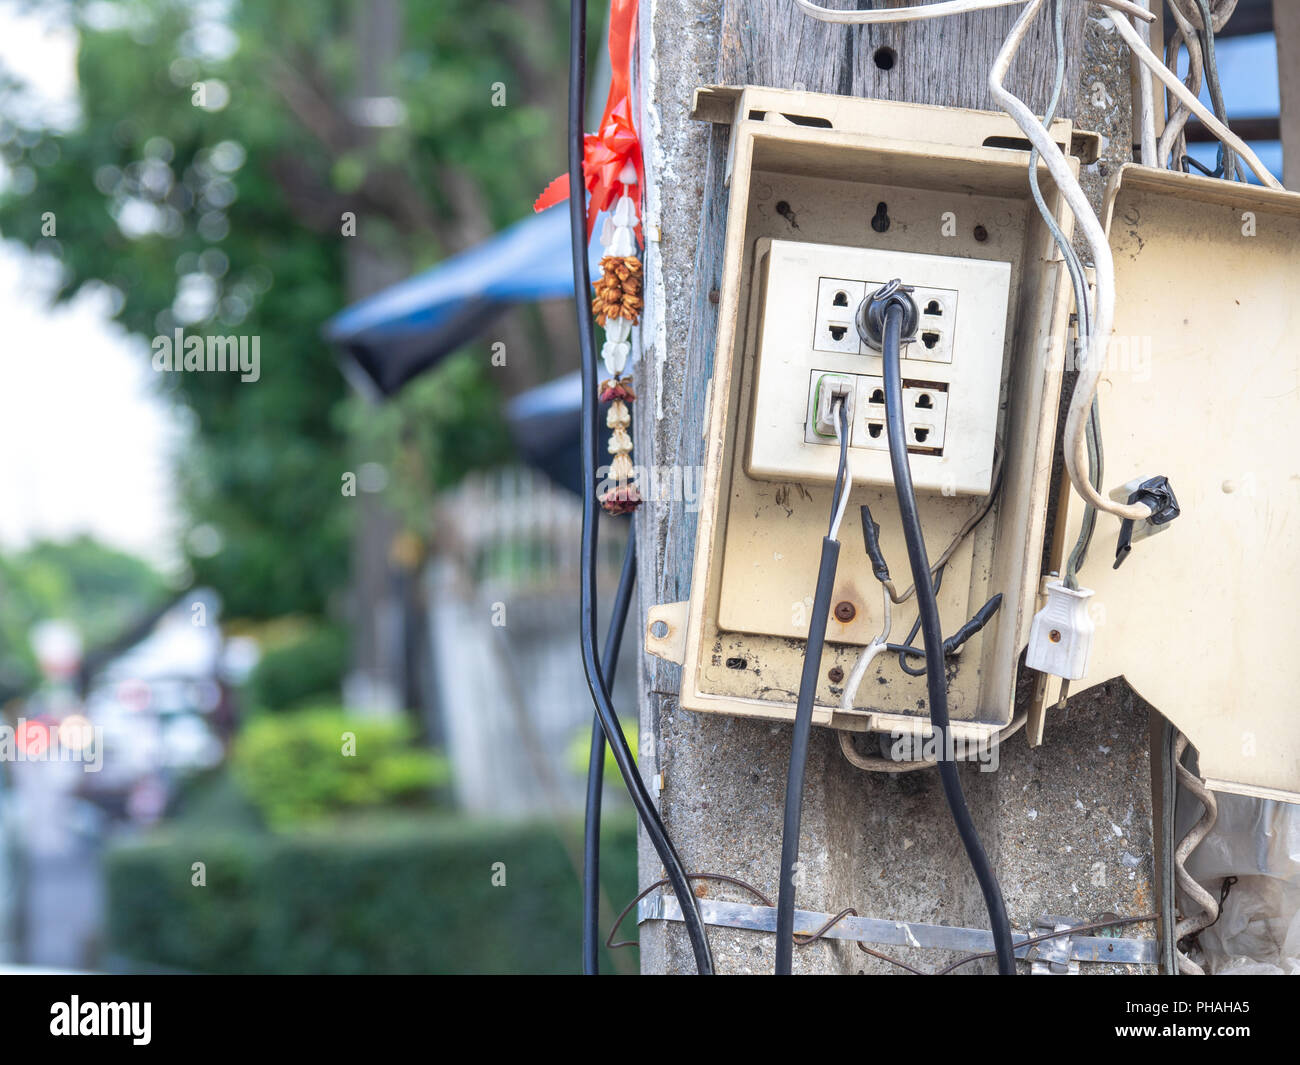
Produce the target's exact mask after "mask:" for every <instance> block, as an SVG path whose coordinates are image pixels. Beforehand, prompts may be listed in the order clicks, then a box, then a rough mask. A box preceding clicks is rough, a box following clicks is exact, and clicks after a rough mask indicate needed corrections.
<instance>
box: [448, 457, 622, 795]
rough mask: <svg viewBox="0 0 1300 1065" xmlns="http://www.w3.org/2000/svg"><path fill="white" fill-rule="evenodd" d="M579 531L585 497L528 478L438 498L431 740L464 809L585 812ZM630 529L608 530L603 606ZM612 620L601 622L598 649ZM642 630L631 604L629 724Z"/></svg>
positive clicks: (498, 476)
mask: <svg viewBox="0 0 1300 1065" xmlns="http://www.w3.org/2000/svg"><path fill="white" fill-rule="evenodd" d="M581 525H582V521H581V510H580V506H579V502H578V500H577V498H576V497H575V496H573V495H571V494H570V493H568V492H565V491H563V490H561V489H558V488H556V487H554V486H552V485H551V484H550V482H548V481H547V480H546V479H545V478H544V477H542V476H541V475H540V474H534V473H532V472H530V471H526V470H518V469H504V470H497V471H492V472H491V473H488V474H483V475H479V476H475V477H472V478H470V479H468V480H467V481H466V482H465V483H464V484H463V485H462V486H461V487H460V488H458V489H457V490H456V491H455V492H452V493H449V494H448V495H446V496H444V497H443V498H442V499H441V500H440V504H439V508H438V550H437V554H436V557H435V561H434V562H433V563H432V564H431V565H430V567H429V570H428V573H427V575H426V579H427V580H428V581H429V593H430V594H429V602H430V604H431V605H430V611H431V618H430V630H431V639H432V643H433V661H434V673H435V678H436V683H437V692H438V704H439V706H438V713H439V716H440V720H439V722H438V726H439V727H438V728H437V729H436V731H437V732H439V733H440V734H441V736H442V738H443V742H444V744H445V745H446V749H447V752H448V755H449V757H450V758H451V762H452V771H453V775H454V787H455V793H456V798H457V801H458V803H459V805H460V806H461V807H462V808H463V809H465V810H467V811H471V812H474V813H478V814H492V815H502V816H539V815H546V814H551V813H557V812H570V813H571V812H573V811H576V810H578V809H580V808H581V805H582V796H583V779H582V772H583V771H584V770H585V765H586V753H585V751H586V742H587V736H588V735H589V729H590V724H591V717H592V706H591V697H590V695H589V693H588V691H587V684H586V681H585V679H584V678H583V673H582V661H581V657H580V655H579V648H578V575H579V548H580V534H581ZM626 529H627V525H626V519H622V520H612V519H606V520H604V521H602V527H601V546H600V555H599V560H600V566H599V570H598V582H599V585H598V586H599V588H600V591H601V596H600V598H601V600H602V602H605V603H607V602H608V601H609V599H610V598H612V596H613V592H614V589H615V587H616V585H617V582H618V575H619V571H620V569H621V566H622V558H623V551H624V549H625V546H626V543H627V540H626V535H627V534H626ZM605 621H606V617H605V616H604V614H602V616H601V618H600V622H601V628H600V633H601V636H602V640H603V634H604V624H605ZM639 632H640V623H639V621H638V619H637V610H636V601H635V599H634V600H633V612H632V613H631V614H630V615H629V618H628V627H627V634H626V636H625V638H624V642H623V653H622V655H621V656H620V663H619V672H618V679H617V682H616V684H615V690H614V698H615V705H616V706H618V707H619V708H621V709H622V710H623V711H624V713H625V714H626V715H627V718H628V719H629V720H631V721H635V709H634V707H635V701H634V700H635V691H636V687H635V683H636V668H637V654H638V652H639V648H640V638H639ZM577 750H581V751H582V752H583V753H582V755H581V756H580V758H579V757H578V756H577V755H576V751H577ZM579 762H580V763H581V764H580V765H579V764H578V763H579ZM613 794H614V792H613V791H612V790H611V793H610V797H611V798H612V797H613Z"/></svg>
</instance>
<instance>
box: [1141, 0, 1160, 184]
mask: <svg viewBox="0 0 1300 1065" xmlns="http://www.w3.org/2000/svg"><path fill="white" fill-rule="evenodd" d="M1138 3H1139V4H1140V5H1141V6H1142V8H1143V9H1144V10H1146V11H1150V10H1151V3H1150V0H1138ZM1156 3H1157V4H1158V3H1160V0H1156ZM1138 32H1139V33H1140V34H1141V35H1142V40H1143V41H1145V42H1146V43H1147V44H1150V43H1151V29H1150V27H1149V26H1148V25H1147V24H1146V23H1145V22H1144V23H1143V24H1142V28H1141V29H1140V30H1139V31H1138ZM1138 89H1139V92H1138V100H1139V107H1140V113H1141V119H1140V124H1139V129H1141V131H1142V165H1143V166H1158V165H1159V163H1158V162H1157V160H1156V96H1155V90H1154V88H1153V86H1152V85H1151V72H1150V71H1149V70H1146V69H1139V70H1138Z"/></svg>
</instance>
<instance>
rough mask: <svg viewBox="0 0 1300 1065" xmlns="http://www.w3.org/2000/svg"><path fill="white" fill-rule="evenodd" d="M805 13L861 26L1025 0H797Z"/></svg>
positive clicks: (1114, 1)
mask: <svg viewBox="0 0 1300 1065" xmlns="http://www.w3.org/2000/svg"><path fill="white" fill-rule="evenodd" d="M794 2H795V3H796V4H798V5H799V9H800V10H801V11H803V12H804V14H807V15H811V16H812V17H813V18H815V19H820V20H821V21H822V22H839V23H845V24H849V25H855V26H861V25H864V24H867V25H870V24H878V23H884V22H913V21H916V20H917V19H927V18H943V17H944V16H945V15H966V14H969V13H970V12H972V11H990V10H992V9H993V8H995V7H1010V6H1011V5H1012V4H1023V3H1025V0H939V2H938V3H935V4H918V5H916V6H913V7H885V8H874V9H873V10H870V11H840V10H837V9H835V8H829V7H819V6H818V5H817V4H814V3H812V2H811V0H794ZM1093 2H1094V3H1098V4H1101V5H1102V6H1103V7H1113V8H1115V9H1116V10H1119V11H1127V12H1128V13H1129V14H1130V15H1134V16H1136V17H1137V18H1140V19H1145V20H1146V21H1147V22H1151V21H1154V19H1155V16H1154V15H1152V14H1151V12H1149V11H1147V10H1146V9H1145V8H1143V7H1139V6H1138V5H1137V4H1135V3H1131V2H1130V0H1093Z"/></svg>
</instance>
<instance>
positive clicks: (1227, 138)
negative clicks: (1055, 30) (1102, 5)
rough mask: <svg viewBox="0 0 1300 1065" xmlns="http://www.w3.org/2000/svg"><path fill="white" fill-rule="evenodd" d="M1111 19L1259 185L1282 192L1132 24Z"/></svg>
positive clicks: (1171, 90)
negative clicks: (1238, 157)
mask: <svg viewBox="0 0 1300 1065" xmlns="http://www.w3.org/2000/svg"><path fill="white" fill-rule="evenodd" d="M1110 20H1111V22H1112V23H1113V24H1114V26H1115V29H1117V30H1118V31H1119V35H1120V36H1121V37H1123V38H1124V43H1125V44H1127V45H1128V46H1129V49H1130V50H1131V51H1132V52H1133V54H1134V55H1136V56H1137V57H1138V58H1139V59H1140V60H1142V62H1143V63H1145V64H1146V65H1147V66H1148V67H1150V68H1151V72H1152V73H1153V74H1155V76H1156V77H1157V78H1159V79H1160V80H1161V81H1162V82H1164V84H1165V88H1167V89H1168V90H1169V91H1170V92H1171V93H1173V94H1174V96H1176V97H1178V99H1179V100H1180V101H1181V102H1182V103H1184V104H1186V105H1187V107H1188V108H1189V109H1190V110H1191V112H1192V114H1194V115H1195V116H1196V117H1197V118H1199V119H1200V120H1201V123H1202V124H1203V125H1204V126H1205V128H1206V129H1208V130H1210V131H1211V132H1212V133H1213V134H1214V135H1215V136H1216V137H1218V138H1219V140H1220V141H1222V142H1223V144H1224V145H1225V146H1226V147H1228V148H1231V149H1232V150H1233V151H1234V152H1236V153H1237V154H1238V155H1239V156H1240V157H1241V158H1242V160H1243V161H1244V162H1245V164H1246V165H1247V166H1248V167H1250V169H1251V170H1252V171H1254V173H1255V176H1256V177H1257V178H1259V180H1260V183H1261V184H1263V185H1264V187H1265V188H1270V189H1277V190H1279V191H1281V189H1282V183H1281V182H1280V181H1278V179H1277V178H1275V177H1274V176H1273V175H1272V174H1271V173H1270V172H1269V169H1268V167H1266V166H1265V165H1264V164H1263V163H1261V162H1260V161H1259V156H1257V155H1256V154H1255V153H1254V152H1252V151H1251V150H1250V148H1249V147H1248V146H1247V144H1246V142H1245V141H1243V140H1242V139H1241V138H1240V137H1238V136H1237V135H1236V134H1235V133H1233V132H1232V130H1230V129H1229V128H1228V127H1227V126H1225V125H1224V124H1223V123H1222V122H1220V121H1219V119H1218V116H1217V115H1215V113H1214V112H1213V111H1211V110H1210V109H1209V108H1208V107H1206V106H1205V105H1204V104H1203V103H1201V101H1200V100H1198V99H1197V98H1196V96H1194V95H1193V94H1192V91H1191V90H1190V89H1189V88H1188V87H1187V86H1186V85H1184V84H1183V83H1182V81H1181V80H1179V77H1178V75H1177V74H1175V73H1174V72H1173V71H1172V70H1170V69H1169V68H1168V67H1167V66H1165V65H1164V63H1162V62H1160V58H1159V57H1158V56H1157V55H1156V54H1155V52H1153V51H1151V49H1150V48H1148V47H1147V46H1146V44H1145V43H1143V41H1142V38H1141V37H1139V36H1138V32H1137V30H1135V29H1134V28H1133V25H1132V23H1130V22H1129V21H1128V19H1126V18H1123V17H1122V16H1119V15H1112V16H1111V19H1110Z"/></svg>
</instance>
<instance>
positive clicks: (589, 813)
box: [582, 525, 636, 976]
mask: <svg viewBox="0 0 1300 1065" xmlns="http://www.w3.org/2000/svg"><path fill="white" fill-rule="evenodd" d="M635 586H636V529H635V527H634V526H632V525H629V526H628V532H627V550H626V551H625V552H624V553H623V572H622V573H621V574H620V575H619V578H618V591H617V592H616V593H615V594H614V605H613V608H612V609H611V611H610V615H609V628H608V629H606V630H605V652H604V654H602V655H601V656H600V665H601V668H602V669H604V671H605V679H606V681H608V683H609V686H610V687H611V688H612V687H613V686H614V677H615V675H616V674H617V673H618V652H619V650H620V648H621V647H622V646H623V629H624V628H625V627H626V625H627V611H628V607H630V606H631V605H632V589H633V588H634V587H635ZM604 787H605V730H604V729H603V728H601V727H600V715H599V714H596V715H594V716H593V717H592V721H591V756H590V761H589V762H588V763H587V807H586V816H585V818H584V820H583V836H582V855H583V861H582V971H583V974H584V975H586V976H599V975H600V800H601V797H602V794H601V793H602V792H603V790H604Z"/></svg>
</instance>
